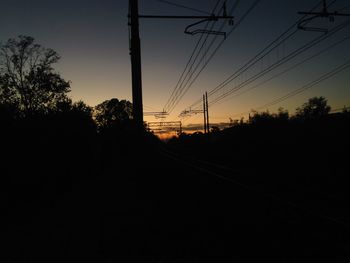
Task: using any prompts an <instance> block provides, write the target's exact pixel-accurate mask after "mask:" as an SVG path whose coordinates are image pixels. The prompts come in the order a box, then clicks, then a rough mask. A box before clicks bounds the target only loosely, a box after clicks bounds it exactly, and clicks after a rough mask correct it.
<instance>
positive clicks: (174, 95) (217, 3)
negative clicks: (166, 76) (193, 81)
mask: <svg viewBox="0 0 350 263" xmlns="http://www.w3.org/2000/svg"><path fill="white" fill-rule="evenodd" d="M220 1H221V0H218V1H217V2H216V4H215V6H214V8H213V13H215V12H216V9H217V7H218V6H219V3H220ZM211 22H212V21H208V22H207V23H206V25H205V30H206V29H207V28H208V26H209V24H210V23H211ZM213 25H214V23H213ZM213 25H212V28H213ZM212 28H211V29H212ZM203 37H204V35H203V34H201V36H200V38H199V39H198V41H197V44H196V46H195V48H194V50H193V51H192V54H191V56H190V58H189V60H188V61H187V63H186V66H185V68H184V70H183V71H182V73H181V75H180V78H179V80H178V82H177V83H176V85H175V87H174V89H173V91H172V93H171V95H170V97H169V99H168V101H167V102H166V104H165V106H164V107H163V108H164V110H165V111H168V106H169V104H171V103H172V102H173V100H174V98H175V97H176V96H177V94H178V89H179V85H180V83H181V84H182V83H183V79H186V78H187V76H188V74H189V73H188V72H190V70H191V68H192V67H193V64H194V63H195V61H196V60H197V57H198V54H200V52H201V50H202V49H203V46H204V44H202V46H201V47H200V49H199V51H198V52H197V49H198V47H199V45H200V43H201V41H202V39H203ZM206 40H207V38H206V39H205V40H204V41H203V43H205V41H206ZM196 52H197V56H196V57H195V59H194V60H193V57H194V56H195V54H196ZM191 62H192V65H191V66H190V64H191ZM188 68H189V69H188ZM186 71H187V73H186ZM185 73H186V74H185Z"/></svg>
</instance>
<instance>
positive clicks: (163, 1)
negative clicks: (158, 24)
mask: <svg viewBox="0 0 350 263" xmlns="http://www.w3.org/2000/svg"><path fill="white" fill-rule="evenodd" d="M157 1H158V2H161V3H165V4H168V5H172V6H176V7H180V8H184V9H187V10H191V11H195V12H198V13H202V14H206V15H212V13H209V12H207V11H203V10H200V9H197V8H193V7H188V6H185V5H181V4H178V3H174V2H170V1H167V0H157Z"/></svg>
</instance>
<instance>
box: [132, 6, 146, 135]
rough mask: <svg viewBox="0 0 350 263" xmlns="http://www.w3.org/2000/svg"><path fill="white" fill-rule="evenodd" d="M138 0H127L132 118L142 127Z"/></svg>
mask: <svg viewBox="0 0 350 263" xmlns="http://www.w3.org/2000/svg"><path fill="white" fill-rule="evenodd" d="M138 9H139V8H138V0H129V12H130V14H129V25H130V28H131V32H130V56H131V77H132V105H133V117H134V121H135V123H136V125H137V126H138V127H139V128H141V127H143V105H142V72H141V44H140V32H139V11H138Z"/></svg>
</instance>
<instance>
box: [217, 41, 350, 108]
mask: <svg viewBox="0 0 350 263" xmlns="http://www.w3.org/2000/svg"><path fill="white" fill-rule="evenodd" d="M349 39H350V36H347V37H345V38H343V39H341V40H340V41H337V42H336V43H333V44H332V45H330V46H328V47H326V48H324V49H322V50H320V51H318V52H317V53H315V54H313V55H311V56H309V57H307V58H305V59H303V60H302V61H300V62H298V63H296V64H294V65H292V66H291V67H288V68H287V69H285V70H283V71H281V72H279V73H277V74H275V75H273V76H271V77H270V78H268V79H266V80H264V81H262V82H260V83H257V84H256V85H254V86H252V87H250V88H248V89H245V90H244V91H242V92H241V93H238V94H236V95H235V96H231V97H230V98H228V99H232V98H233V97H238V96H241V95H243V94H245V93H247V92H248V91H251V90H253V89H256V88H258V87H260V86H262V85H264V84H266V83H268V82H269V81H271V80H273V79H275V78H278V77H280V76H282V75H283V74H285V73H287V72H289V71H291V70H293V69H295V68H297V67H299V66H301V65H303V64H304V63H306V62H308V61H310V60H312V59H314V58H316V57H318V56H320V55H322V54H324V53H326V52H327V51H329V50H331V49H333V48H335V47H336V46H338V45H340V44H342V43H344V42H346V41H348V40H349ZM225 101H226V100H225ZM225 101H224V100H221V101H220V102H218V103H219V104H221V103H223V102H225Z"/></svg>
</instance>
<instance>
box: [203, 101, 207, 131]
mask: <svg viewBox="0 0 350 263" xmlns="http://www.w3.org/2000/svg"><path fill="white" fill-rule="evenodd" d="M205 112H206V103H205V95H204V94H203V115H204V134H207V115H206V113H205Z"/></svg>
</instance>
